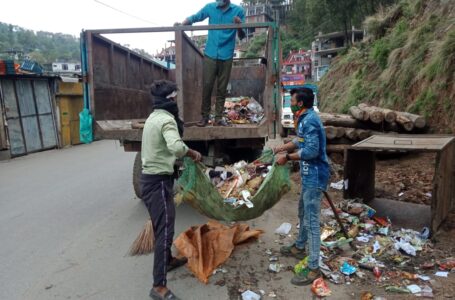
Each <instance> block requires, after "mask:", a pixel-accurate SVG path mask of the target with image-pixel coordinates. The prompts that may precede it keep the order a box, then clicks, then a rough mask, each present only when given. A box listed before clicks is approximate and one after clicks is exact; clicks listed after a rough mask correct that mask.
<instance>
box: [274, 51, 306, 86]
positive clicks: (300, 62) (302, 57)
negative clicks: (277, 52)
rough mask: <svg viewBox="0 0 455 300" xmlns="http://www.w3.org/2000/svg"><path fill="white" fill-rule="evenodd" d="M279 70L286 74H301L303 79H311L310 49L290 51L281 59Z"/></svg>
mask: <svg viewBox="0 0 455 300" xmlns="http://www.w3.org/2000/svg"><path fill="white" fill-rule="evenodd" d="M281 72H282V73H283V74H286V75H290V74H303V75H304V77H305V80H311V76H312V74H311V50H309V51H307V50H304V49H300V50H296V51H292V52H291V53H289V54H288V56H287V57H286V59H285V60H284V61H283V64H282V70H281Z"/></svg>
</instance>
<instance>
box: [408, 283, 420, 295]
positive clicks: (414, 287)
mask: <svg viewBox="0 0 455 300" xmlns="http://www.w3.org/2000/svg"><path fill="white" fill-rule="evenodd" d="M406 288H407V289H408V290H409V291H410V292H411V293H413V294H417V293H420V292H421V291H422V289H421V288H420V286H418V285H417V284H411V285H408V286H407V287H406Z"/></svg>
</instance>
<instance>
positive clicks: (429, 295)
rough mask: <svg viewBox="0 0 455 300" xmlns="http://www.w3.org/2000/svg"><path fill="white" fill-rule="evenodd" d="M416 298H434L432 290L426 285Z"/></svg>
mask: <svg viewBox="0 0 455 300" xmlns="http://www.w3.org/2000/svg"><path fill="white" fill-rule="evenodd" d="M416 296H418V297H425V298H434V295H433V289H432V288H431V287H429V286H428V285H426V286H424V287H423V289H422V291H421V292H420V293H418V294H417V295H416Z"/></svg>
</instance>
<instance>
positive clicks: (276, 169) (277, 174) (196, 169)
mask: <svg viewBox="0 0 455 300" xmlns="http://www.w3.org/2000/svg"><path fill="white" fill-rule="evenodd" d="M274 160H275V157H274V155H273V152H272V150H266V151H264V152H263V154H262V155H261V157H260V158H258V161H261V162H263V163H273V164H272V169H271V170H270V172H269V173H268V174H267V177H266V178H265V180H264V181H263V182H262V184H261V186H260V187H259V190H258V191H257V192H256V194H255V195H254V196H253V197H252V198H251V199H250V201H251V202H252V203H253V205H254V207H252V208H248V207H238V208H234V207H233V206H231V205H229V204H226V203H224V202H223V197H222V196H221V195H220V194H219V192H218V190H217V189H216V187H215V186H213V184H212V182H211V181H210V180H209V178H208V177H207V176H206V175H205V174H204V170H203V169H204V167H203V165H201V164H199V163H195V162H193V161H192V160H191V159H189V158H185V160H184V170H183V173H182V175H181V176H180V178H179V180H178V185H179V187H180V190H181V191H180V195H179V198H180V199H181V200H182V201H183V202H186V203H188V204H190V205H191V206H192V207H193V208H195V209H197V210H198V211H199V212H200V213H201V214H203V215H205V216H207V217H209V218H211V219H215V220H222V221H229V222H233V221H246V220H251V219H255V218H257V217H259V216H261V215H262V214H263V213H264V212H265V211H266V210H268V209H270V208H272V207H273V206H274V205H275V204H276V203H278V201H279V200H280V199H281V197H282V196H283V195H284V194H285V193H287V192H288V191H289V190H290V187H291V183H290V168H289V166H287V165H284V166H279V165H277V164H276V163H275V161H274Z"/></svg>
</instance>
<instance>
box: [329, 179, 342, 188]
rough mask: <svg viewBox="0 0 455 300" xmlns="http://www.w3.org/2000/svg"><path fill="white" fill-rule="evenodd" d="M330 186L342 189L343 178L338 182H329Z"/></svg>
mask: <svg viewBox="0 0 455 300" xmlns="http://www.w3.org/2000/svg"><path fill="white" fill-rule="evenodd" d="M330 187H331V188H332V189H335V190H342V189H343V187H344V180H340V181H338V182H332V183H330Z"/></svg>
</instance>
